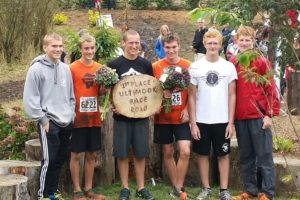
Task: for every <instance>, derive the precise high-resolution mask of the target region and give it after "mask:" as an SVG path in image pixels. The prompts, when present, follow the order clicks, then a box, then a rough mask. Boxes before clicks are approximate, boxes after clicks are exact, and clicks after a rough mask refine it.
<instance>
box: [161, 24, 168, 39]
mask: <svg viewBox="0 0 300 200" xmlns="http://www.w3.org/2000/svg"><path fill="white" fill-rule="evenodd" d="M164 30H167V33H169V32H170V29H169V27H168V25H166V24H164V25H162V26H161V27H160V30H159V37H162V36H163V31H164Z"/></svg>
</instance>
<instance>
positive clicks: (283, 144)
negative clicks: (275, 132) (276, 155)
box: [273, 137, 294, 153]
mask: <svg viewBox="0 0 300 200" xmlns="http://www.w3.org/2000/svg"><path fill="white" fill-rule="evenodd" d="M273 147H274V150H275V151H279V152H284V153H289V152H291V151H292V149H293V147H294V143H293V141H292V140H291V139H288V138H284V137H274V138H273Z"/></svg>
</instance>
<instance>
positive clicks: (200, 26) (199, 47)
mask: <svg viewBox="0 0 300 200" xmlns="http://www.w3.org/2000/svg"><path fill="white" fill-rule="evenodd" d="M207 31H208V30H207V28H205V20H204V19H202V18H199V19H198V20H197V30H196V31H195V35H194V39H193V52H194V61H197V60H200V59H201V58H202V57H203V56H204V55H205V53H206V49H205V47H204V45H203V35H204V34H205V33H206V32H207Z"/></svg>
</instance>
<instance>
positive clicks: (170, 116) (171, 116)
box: [152, 58, 191, 124]
mask: <svg viewBox="0 0 300 200" xmlns="http://www.w3.org/2000/svg"><path fill="white" fill-rule="evenodd" d="M190 65H191V62H190V61H188V60H185V59H182V58H181V59H180V60H179V62H178V63H175V64H169V63H168V61H167V60H166V59H162V60H159V61H157V62H155V63H153V64H152V68H153V74H154V76H155V78H156V79H159V78H160V76H161V75H162V74H163V70H164V69H165V68H167V67H169V66H179V67H182V68H184V69H188V68H189V66H190ZM171 100H172V106H171V112H169V113H165V112H164V109H162V110H161V112H160V113H159V114H156V115H155V120H154V123H155V124H181V123H182V122H181V119H180V115H181V112H182V110H183V109H184V108H185V107H186V106H187V89H185V90H183V91H182V92H176V93H172V97H171Z"/></svg>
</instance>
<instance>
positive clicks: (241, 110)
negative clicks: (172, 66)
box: [230, 26, 279, 200]
mask: <svg viewBox="0 0 300 200" xmlns="http://www.w3.org/2000/svg"><path fill="white" fill-rule="evenodd" d="M237 38H238V42H237V44H238V47H239V50H240V51H241V52H244V51H246V50H249V49H252V48H253V45H254V42H255V31H254V29H253V28H251V27H247V26H241V27H240V28H239V29H238V31H237ZM230 61H231V62H232V63H234V65H235V67H236V70H237V73H238V80H237V89H236V111H235V119H236V120H235V129H236V134H237V139H238V145H239V152H240V164H241V174H242V178H243V185H244V191H243V193H241V194H240V195H238V196H235V197H232V199H233V200H242V199H252V198H253V199H254V198H255V199H257V196H258V199H259V200H268V199H272V198H273V196H274V191H275V171H274V162H273V154H272V132H271V129H270V128H271V125H272V117H273V116H276V115H278V114H279V102H278V94H277V91H276V87H275V84H274V80H273V77H272V76H271V77H269V81H270V84H268V83H264V84H256V83H255V80H254V81H252V79H251V78H250V80H247V79H245V78H244V75H245V74H246V73H247V72H246V69H249V68H252V69H253V70H254V71H255V72H256V73H257V74H258V75H266V74H267V73H268V72H271V71H272V67H271V64H270V62H269V60H268V59H267V58H265V57H263V56H260V55H258V56H257V58H256V60H254V61H252V62H251V63H250V65H249V66H247V67H246V69H245V67H243V66H241V65H240V64H239V63H238V62H237V59H236V56H234V57H232V58H231V59H230ZM271 74H272V73H271ZM257 173H258V175H259V177H260V179H261V180H257V178H256V177H257V176H256V174H257ZM257 185H259V186H260V188H257Z"/></svg>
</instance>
